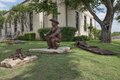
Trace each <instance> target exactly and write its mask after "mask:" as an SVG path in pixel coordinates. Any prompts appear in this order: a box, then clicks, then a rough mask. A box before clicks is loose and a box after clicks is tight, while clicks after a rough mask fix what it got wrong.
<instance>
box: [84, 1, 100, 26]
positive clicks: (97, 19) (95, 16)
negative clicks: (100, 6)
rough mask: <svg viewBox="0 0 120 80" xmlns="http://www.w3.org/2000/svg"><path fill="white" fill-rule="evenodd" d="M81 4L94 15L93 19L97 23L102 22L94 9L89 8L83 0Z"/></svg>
mask: <svg viewBox="0 0 120 80" xmlns="http://www.w3.org/2000/svg"><path fill="white" fill-rule="evenodd" d="M83 4H84V6H85V7H86V8H87V10H88V11H89V12H90V13H91V15H92V16H93V17H94V19H95V20H96V21H97V22H98V23H99V24H102V21H101V20H100V19H99V17H98V16H97V15H96V14H95V13H94V11H93V10H92V9H91V7H90V6H89V5H88V4H86V3H85V2H84V1H83Z"/></svg>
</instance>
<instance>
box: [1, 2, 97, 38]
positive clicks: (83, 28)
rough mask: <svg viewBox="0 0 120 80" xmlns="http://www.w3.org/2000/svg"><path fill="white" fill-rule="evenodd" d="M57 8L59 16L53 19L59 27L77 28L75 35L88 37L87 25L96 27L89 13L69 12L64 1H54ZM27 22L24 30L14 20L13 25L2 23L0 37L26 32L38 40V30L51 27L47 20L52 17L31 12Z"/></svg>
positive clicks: (22, 26)
mask: <svg viewBox="0 0 120 80" xmlns="http://www.w3.org/2000/svg"><path fill="white" fill-rule="evenodd" d="M54 1H56V3H57V6H58V12H60V14H59V15H58V16H57V17H55V18H56V19H57V20H58V21H59V23H60V24H59V26H60V27H66V26H69V27H75V28H77V32H76V35H78V36H79V35H88V33H89V31H88V28H87V27H88V25H91V26H96V21H95V20H94V18H93V16H92V15H91V14H90V13H89V12H87V11H86V12H80V11H78V10H71V9H70V8H69V7H67V6H66V5H65V4H64V2H63V1H64V0H54ZM28 3H29V1H27V0H26V1H24V2H23V3H21V4H23V5H27V4H28ZM8 14H9V12H8V13H6V14H5V15H4V16H5V17H7V16H8ZM27 17H28V21H29V27H28V28H26V27H25V25H24V24H23V23H22V21H21V23H18V22H17V21H16V20H15V21H14V23H12V24H10V23H6V22H5V23H4V27H3V29H2V31H1V32H2V36H3V37H4V36H6V35H8V34H11V35H15V33H16V32H17V31H20V32H21V33H26V32H34V33H36V38H37V39H39V34H38V29H40V28H46V27H51V22H50V21H49V19H51V18H53V16H52V15H49V16H46V15H45V14H44V13H43V12H41V13H38V14H37V13H36V12H31V13H29V14H28V16H27Z"/></svg>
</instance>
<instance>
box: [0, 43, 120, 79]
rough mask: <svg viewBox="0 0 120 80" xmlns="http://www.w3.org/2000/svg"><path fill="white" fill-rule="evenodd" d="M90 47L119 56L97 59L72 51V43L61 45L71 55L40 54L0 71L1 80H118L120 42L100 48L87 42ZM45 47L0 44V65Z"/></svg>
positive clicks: (119, 74)
mask: <svg viewBox="0 0 120 80" xmlns="http://www.w3.org/2000/svg"><path fill="white" fill-rule="evenodd" d="M88 43H89V44H91V45H95V46H99V47H101V48H105V49H108V50H112V51H114V52H117V53H119V54H118V55H115V56H102V55H96V54H93V53H90V52H86V51H84V50H81V49H78V48H75V47H74V43H73V42H62V43H61V46H70V47H72V48H73V50H72V52H71V53H70V54H58V55H56V54H53V55H49V54H39V53H32V54H35V55H37V56H38V57H39V58H38V60H36V61H34V62H32V63H29V64H26V65H24V66H20V67H17V68H14V69H5V68H0V80H120V41H113V43H111V44H102V43H99V42H98V41H89V42H88ZM42 47H47V45H46V43H45V42H40V41H33V42H27V43H26V44H21V45H20V44H19V45H18V44H14V45H12V46H10V45H6V44H1V43H0V61H1V60H3V59H4V58H6V57H7V56H9V55H10V54H12V53H14V52H15V49H17V48H23V50H24V52H26V51H27V50H28V49H29V48H42Z"/></svg>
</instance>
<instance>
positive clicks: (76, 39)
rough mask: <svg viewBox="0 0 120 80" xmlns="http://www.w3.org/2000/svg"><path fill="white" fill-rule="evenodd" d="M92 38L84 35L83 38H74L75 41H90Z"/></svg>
mask: <svg viewBox="0 0 120 80" xmlns="http://www.w3.org/2000/svg"><path fill="white" fill-rule="evenodd" d="M89 40H90V38H89V37H88V36H85V35H82V36H76V37H74V39H73V41H89Z"/></svg>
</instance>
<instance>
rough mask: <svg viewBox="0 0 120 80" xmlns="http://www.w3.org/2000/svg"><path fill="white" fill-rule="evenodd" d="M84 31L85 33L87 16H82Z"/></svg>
mask: <svg viewBox="0 0 120 80" xmlns="http://www.w3.org/2000/svg"><path fill="white" fill-rule="evenodd" d="M84 31H87V16H84Z"/></svg>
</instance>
